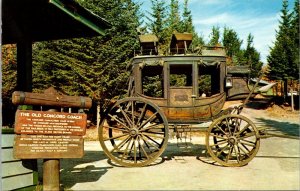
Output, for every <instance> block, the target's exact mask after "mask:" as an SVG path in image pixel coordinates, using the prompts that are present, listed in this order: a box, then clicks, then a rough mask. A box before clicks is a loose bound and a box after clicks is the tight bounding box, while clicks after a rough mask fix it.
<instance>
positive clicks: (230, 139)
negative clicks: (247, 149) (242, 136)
mask: <svg viewBox="0 0 300 191" xmlns="http://www.w3.org/2000/svg"><path fill="white" fill-rule="evenodd" d="M237 142H238V140H237V138H236V137H229V139H228V143H229V144H230V145H236V144H237Z"/></svg>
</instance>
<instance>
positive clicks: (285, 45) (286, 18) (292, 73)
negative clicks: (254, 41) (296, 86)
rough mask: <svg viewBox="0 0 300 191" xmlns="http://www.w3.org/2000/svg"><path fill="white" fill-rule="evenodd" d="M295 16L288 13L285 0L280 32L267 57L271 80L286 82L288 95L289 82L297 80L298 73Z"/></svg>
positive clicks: (285, 0) (284, 0)
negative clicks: (294, 29)
mask: <svg viewBox="0 0 300 191" xmlns="http://www.w3.org/2000/svg"><path fill="white" fill-rule="evenodd" d="M292 16H293V14H292V13H290V12H289V11H288V0H283V2H282V9H281V16H280V20H279V30H278V31H276V40H275V43H274V46H273V47H271V48H270V55H269V56H268V57H267V60H268V63H269V73H268V77H269V78H270V79H276V80H284V81H285V83H284V93H285V95H286V94H287V90H288V88H287V80H288V79H293V78H295V77H296V76H298V75H296V74H297V73H298V72H296V71H297V70H298V69H297V68H298V67H296V66H297V63H296V57H297V56H296V55H297V54H299V52H298V53H296V52H295V41H296V40H295V39H294V38H295V34H294V33H295V31H294V33H293V30H292V23H291V21H292V18H293V17H292Z"/></svg>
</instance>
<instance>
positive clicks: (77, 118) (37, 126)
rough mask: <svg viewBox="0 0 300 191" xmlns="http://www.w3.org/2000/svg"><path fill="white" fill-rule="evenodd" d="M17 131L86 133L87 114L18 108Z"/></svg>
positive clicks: (53, 133) (64, 133)
mask: <svg viewBox="0 0 300 191" xmlns="http://www.w3.org/2000/svg"><path fill="white" fill-rule="evenodd" d="M15 121H16V122H15V133H17V134H36V135H45V134H46V135H85V133H86V121H87V115H86V114H84V113H62V112H50V111H31V110H18V111H17V112H16V120H15Z"/></svg>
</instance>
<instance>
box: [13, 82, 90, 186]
mask: <svg viewBox="0 0 300 191" xmlns="http://www.w3.org/2000/svg"><path fill="white" fill-rule="evenodd" d="M13 103H14V104H17V105H21V104H31V105H39V106H50V107H51V106H52V107H53V109H50V110H48V111H33V110H18V111H17V112H16V120H15V133H16V134H17V135H16V136H15V143H14V156H15V158H19V159H44V162H43V190H45V191H47V190H49V191H50V190H51V191H52V190H53V191H55V190H57V191H58V190H59V182H60V181H59V179H60V174H59V170H60V159H61V158H81V157H83V155H84V148H83V145H84V144H83V135H85V133H86V122H87V116H86V114H84V113H64V112H57V110H56V109H54V108H58V107H61V108H71V107H75V108H80V109H83V108H90V107H91V103H92V102H91V99H90V98H87V97H78V96H66V95H64V94H62V93H60V92H58V91H56V90H55V89H53V88H49V89H47V90H45V92H44V94H38V93H30V92H19V91H18V92H14V93H13Z"/></svg>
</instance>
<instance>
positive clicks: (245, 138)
mask: <svg viewBox="0 0 300 191" xmlns="http://www.w3.org/2000/svg"><path fill="white" fill-rule="evenodd" d="M259 145H260V139H259V132H258V130H257V128H256V127H255V125H254V123H253V122H252V121H250V120H249V119H248V118H246V117H244V116H242V115H237V114H229V115H225V116H222V117H220V118H218V119H216V120H215V121H213V123H212V124H211V125H210V127H209V128H208V132H207V136H206V147H207V151H208V153H209V154H210V156H211V157H212V158H213V160H215V161H216V162H218V163H219V164H221V165H223V166H231V167H234V166H236V167H238V166H244V165H246V164H248V163H249V162H250V161H251V160H252V159H253V158H254V156H255V155H256V153H257V152H258V149H259Z"/></svg>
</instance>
